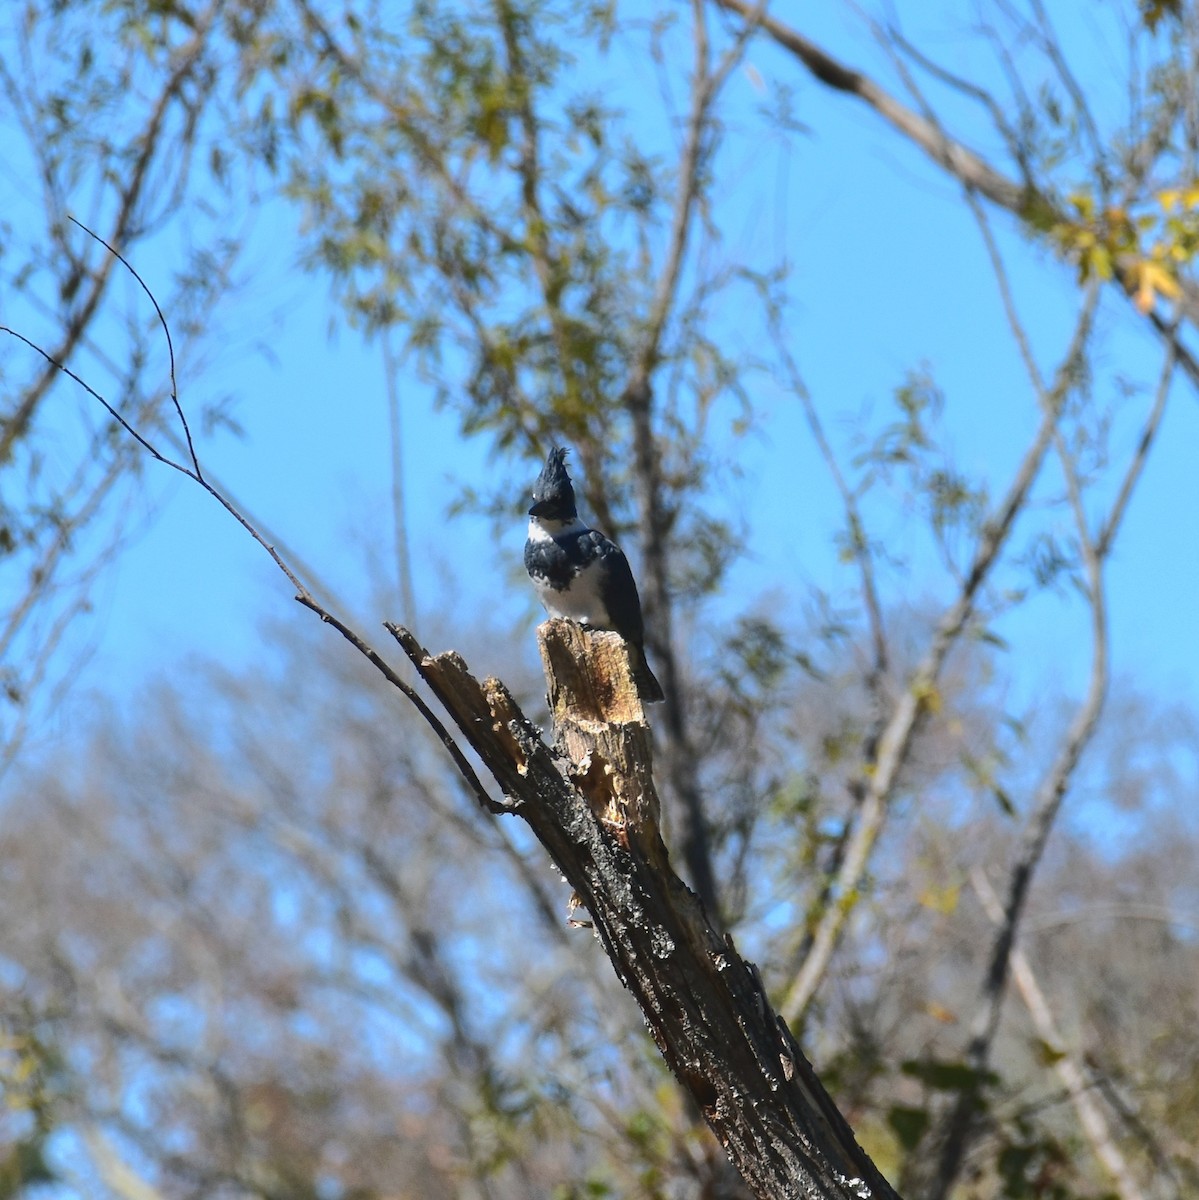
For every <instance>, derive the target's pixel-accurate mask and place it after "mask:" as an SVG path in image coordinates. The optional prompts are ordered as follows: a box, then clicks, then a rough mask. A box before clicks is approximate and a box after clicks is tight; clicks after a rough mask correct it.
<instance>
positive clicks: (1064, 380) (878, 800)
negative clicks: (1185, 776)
mask: <svg viewBox="0 0 1199 1200" xmlns="http://www.w3.org/2000/svg"><path fill="white" fill-rule="evenodd" d="M1097 298H1098V293H1097V292H1096V291H1094V290H1092V291H1091V293H1090V294H1089V295H1088V297H1087V298H1086V300H1085V302H1084V304H1083V307H1082V311H1081V312H1080V314H1079V318H1078V322H1077V324H1076V326H1075V329H1074V336H1073V338H1072V339H1071V342H1070V346H1069V348H1068V349H1067V351H1066V354H1065V357H1064V358H1063V360H1062V363H1061V365H1060V366H1059V368H1058V371H1057V377H1056V379H1055V382H1054V386H1053V388H1052V390H1051V391H1050V392H1049V393H1047V394H1046V395H1044V396H1043V397H1042V403H1041V423H1040V426H1039V427H1038V429H1037V432H1036V434H1035V435H1034V437H1033V440H1032V443H1031V444H1030V446H1029V448H1028V449H1027V450H1026V451H1025V454H1024V457H1023V459H1022V460H1021V462H1020V466H1019V467H1018V468H1017V470H1016V474H1015V477H1014V478H1013V480H1012V482H1011V484H1010V485H1009V487H1008V491H1007V494H1006V495H1005V497H1004V499H1003V501H1002V503H1001V504H1000V505H999V506H998V508H997V509H996V510H995V512H994V513H993V514H992V515H991V516H990V517H989V518H988V520H987V521H986V522H985V524H984V525H983V528H982V532H981V534H980V536H979V540H978V545H977V547H976V548H975V552H974V558H973V560H972V562H971V564H970V569H969V571H968V572H967V574H966V577H965V579H964V580H963V582H962V587H961V590H960V591H959V593H958V595H957V598H956V599H955V600H954V602H953V603H952V604H951V605H950V606H949V607H948V608H947V609H946V610H945V612H944V614H943V615H942V617H941V619H940V621H938V622H937V626H936V629H935V630H934V631H933V636H932V639H931V640H930V642H929V646H928V649H927V651H926V652H925V655H924V658H923V659H922V660H921V661H920V663H919V664H918V666H917V668H916V670H915V672H914V673H913V675H912V678H911V680H910V682H909V684H908V687H907V689H906V690H905V691H904V693H903V695H902V696H901V697H900V698H899V701H898V703H897V704H896V706H895V708H894V710H893V712H892V715H891V718H890V720H889V721H888V722H887V726H886V728H885V729H884V731H883V735H882V737H881V738H880V739H879V745H878V753H877V756H876V758H875V761H874V762H872V763H866V764H864V774H865V776H866V778H865V799H864V800H863V802H862V804H861V807H860V811H859V814H858V819H857V824H856V826H855V828H854V829H853V832H852V833H851V835H850V837H849V840H848V841H847V843H846V848H845V854H844V857H843V859H842V862H841V865H840V869H839V871H838V873H837V879H836V884H835V887H834V889H833V895H834V902H833V903H831V904H829V905H828V906H827V907H826V908H825V910H824V911H823V913H822V914H821V916H820V919H819V921H818V923H817V926H816V929H815V931H814V933H813V937H812V942H811V949H810V950H809V952H808V955H807V957H806V958H805V960H804V962H803V964H802V965H801V966H800V969H799V971H798V973H797V974H796V977H795V979H794V981H793V982H792V984H791V987H790V988H789V990H788V992H787V995H786V998H785V999H784V1001H783V1004H782V1010H781V1011H782V1014H783V1017H784V1018H785V1019H786V1020H787V1021H789V1022H794V1021H797V1020H802V1018H803V1016H804V1014H805V1013H806V1011H807V1008H808V1005H809V1004H810V1003H811V1001H812V997H813V996H814V995H815V993H816V989H817V987H818V986H819V984H820V981H821V980H822V979H823V978H824V975H825V973H826V972H827V970H828V966H829V963H830V961H831V960H832V956H833V952H834V950H835V949H836V947H837V945H838V943H839V942H840V939H841V933H842V930H843V929H844V926H845V922H846V920H847V918H848V916H849V912H850V909H851V907H852V905H851V903H850V900H851V898H852V897H853V895H854V894H855V893H856V892H857V890H858V888H859V886H860V884H861V881H862V879H863V877H864V876H865V873H866V868H867V864H868V863H869V861H870V856H871V853H872V852H873V849H874V845H875V842H876V841H877V839H878V835H879V833H880V832H881V831H882V827H883V823H884V821H885V819H886V813H887V806H888V802H889V800H890V798H891V795H892V793H893V791H894V788H895V785H896V783H897V781H898V778H899V773H900V771H901V770H902V768H903V766H904V764H905V763H906V762H907V759H908V753H909V751H910V749H911V746H912V741H913V738H914V736H915V733H916V727H917V724H918V722H919V719H920V716H921V714H922V713H923V711H924V706H925V703H926V702H927V700H928V698H929V697H930V696H932V695H933V694H934V693H935V690H936V687H937V683H938V681H939V679H940V676H941V670H942V668H943V667H944V665H945V659H946V658H947V656H948V654H949V651H950V649H951V648H952V647H953V646H954V644H955V643H956V642H957V640H958V638H959V637H960V635H961V633H962V631H963V630H964V629H965V628H966V626H967V624H968V622H969V620H970V618H971V616H972V615H973V613H974V608H975V603H976V601H977V599H978V594H979V591H980V589H981V588H982V586H983V583H984V582H985V581H986V579H987V578H988V576H989V575H990V572H991V569H992V568H993V567H994V566H995V564H996V562H997V561H998V560H999V556H1000V553H1001V551H1002V550H1003V548H1004V546H1005V545H1006V544H1007V540H1008V536H1009V534H1010V533H1011V531H1012V527H1013V525H1014V524H1015V521H1016V517H1017V516H1018V515H1019V513H1020V512H1021V511H1022V509H1023V508H1024V504H1025V501H1026V500H1027V498H1028V494H1029V491H1030V490H1031V488H1032V485H1033V482H1034V481H1035V479H1036V478H1037V475H1038V474H1039V473H1040V469H1041V465H1042V463H1043V461H1044V458H1045V453H1046V451H1047V450H1048V448H1049V446H1050V445H1051V444H1052V441H1053V436H1054V433H1055V431H1056V429H1057V423H1058V420H1059V416H1060V412H1061V407H1062V403H1063V401H1064V399H1065V397H1066V396H1067V395H1068V394H1069V392H1070V390H1071V389H1072V388H1073V386H1074V381H1075V378H1076V367H1077V363H1078V361H1079V359H1080V357H1081V355H1082V353H1083V349H1084V347H1085V345H1086V343H1087V340H1088V338H1089V337H1090V332H1091V327H1092V324H1093V320H1094V315H1095V309H1096V305H1097V302H1098V299H1097Z"/></svg>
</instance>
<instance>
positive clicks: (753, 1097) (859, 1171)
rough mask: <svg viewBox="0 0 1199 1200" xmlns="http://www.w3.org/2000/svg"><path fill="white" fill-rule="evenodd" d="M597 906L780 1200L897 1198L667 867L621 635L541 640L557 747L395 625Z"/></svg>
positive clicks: (608, 947) (703, 1100) (647, 746)
mask: <svg viewBox="0 0 1199 1200" xmlns="http://www.w3.org/2000/svg"><path fill="white" fill-rule="evenodd" d="M388 628H389V630H390V631H391V633H392V634H393V635H394V636H395V637H396V639H397V640H398V641H399V643H400V645H401V646H402V647H403V649H404V651H405V653H406V654H407V655H408V657H409V658H410V659H411V660H412V662H413V663H414V664H415V666H416V668H417V670H418V671H419V672H420V674H421V676H422V677H423V678H424V680H425V681H426V682H427V683H428V685H429V686H430V688H431V689H432V690H433V692H434V693H435V694H436V695H437V697H438V699H439V700H440V701H441V703H442V704H443V705H444V706H445V708H446V710H447V711H448V712H449V714H450V715H451V716H452V717H453V719H454V721H455V723H456V724H457V726H458V728H459V730H460V731H461V732H462V735H463V738H464V739H465V740H466V741H467V742H468V743H469V744H470V745H471V747H472V748H473V749H474V750H475V752H476V753H477V754H478V755H479V757H480V758H481V759H482V760H483V762H484V763H485V764H486V766H487V768H488V769H489V770H490V772H491V774H492V776H493V777H494V778H495V780H496V782H497V783H498V784H499V786H500V788H501V789H502V790H503V793H504V796H505V799H506V807H507V811H509V812H511V813H513V814H514V815H516V816H519V817H521V818H523V819H524V820H525V821H526V822H527V823H528V824H529V827H530V828H531V829H532V830H533V832H534V834H535V835H536V836H537V838H538V840H539V841H540V842H541V844H542V845H543V846H544V847H545V849H546V850H547V851H548V853H549V855H550V857H551V858H552V859H553V861H554V863H555V864H556V865H557V866H558V868H559V869H560V870H561V871H562V874H563V875H564V876H565V877H566V879H567V880H568V881H569V883H570V884H571V886H572V887H573V888H574V889H575V896H576V897H577V900H578V902H579V903H580V904H581V905H582V906H583V907H585V908H586V909H587V911H588V913H589V914H590V916H591V919H592V921H593V922H594V925H595V929H596V932H597V933H598V935H599V938H600V941H601V943H602V945H603V947H604V949H605V951H606V952H607V954H608V957H609V958H610V959H611V960H612V965H613V966H614V967H615V969H616V973H617V975H618V976H619V977H620V980H621V982H622V983H623V984H624V985H625V987H626V988H628V989H629V991H630V992H631V993H632V994H633V996H634V998H635V999H636V1001H637V1003H638V1005H639V1006H640V1007H641V1011H642V1013H643V1014H644V1016H645V1021H646V1024H647V1025H648V1026H649V1030H650V1032H651V1033H652V1034H653V1037H654V1040H655V1041H656V1042H657V1044H658V1047H659V1049H660V1050H661V1052H662V1055H663V1057H664V1058H665V1059H666V1062H667V1063H668V1064H669V1066H670V1069H671V1070H672V1071H673V1072H674V1074H675V1076H676V1078H677V1079H678V1080H679V1082H680V1083H681V1084H682V1085H683V1087H685V1088H686V1089H687V1091H688V1092H689V1093H690V1094H691V1095H692V1097H694V1099H695V1102H696V1104H697V1105H698V1106H699V1108H700V1110H701V1111H702V1112H703V1115H704V1118H705V1119H706V1120H707V1122H708V1124H709V1125H710V1126H711V1128H712V1130H713V1131H714V1133H715V1134H716V1136H717V1137H718V1138H719V1139H720V1142H721V1144H722V1145H723V1146H724V1148H725V1150H726V1152H727V1153H728V1155H729V1158H730V1159H731V1161H732V1162H733V1164H734V1166H735V1167H736V1168H737V1169H738V1170H739V1171H740V1172H741V1175H742V1176H743V1177H744V1179H745V1180H746V1182H747V1183H748V1184H749V1186H750V1187H751V1188H752V1189H753V1191H754V1193H755V1194H756V1195H757V1196H760V1197H764V1198H765V1197H769V1198H770V1200H782V1198H784V1197H788V1198H789V1197H796V1198H797V1200H798V1198H800V1197H802V1198H803V1200H816V1198H820V1200H898V1197H897V1195H896V1193H895V1191H894V1190H893V1189H892V1188H891V1187H890V1185H889V1184H888V1183H887V1182H886V1180H885V1179H883V1177H882V1176H881V1175H880V1174H879V1172H878V1170H877V1169H876V1168H875V1166H874V1164H873V1163H872V1162H871V1161H870V1159H869V1158H868V1157H867V1156H866V1154H865V1152H864V1151H863V1150H862V1149H861V1148H860V1147H859V1146H858V1144H857V1142H856V1141H855V1139H854V1136H853V1133H852V1131H851V1130H850V1128H849V1126H848V1124H847V1123H846V1122H845V1119H844V1118H843V1117H842V1116H841V1114H840V1112H838V1110H837V1108H836V1106H835V1105H834V1104H833V1102H832V1100H830V1099H829V1096H828V1094H827V1093H826V1092H825V1090H824V1088H823V1087H822V1086H821V1084H820V1081H819V1079H817V1078H816V1075H815V1072H814V1071H813V1070H812V1067H811V1066H810V1064H809V1063H808V1061H807V1059H806V1058H804V1056H803V1053H802V1052H801V1051H800V1048H799V1046H798V1045H797V1044H796V1042H795V1040H794V1039H793V1038H792V1036H791V1033H790V1031H789V1030H788V1029H787V1026H786V1024H785V1023H784V1022H783V1021H782V1020H781V1019H780V1018H779V1017H778V1016H776V1015H775V1013H774V1011H773V1010H772V1009H771V1007H770V1004H769V1002H768V1000H767V998H766V994H765V991H764V989H763V987H762V981H761V978H760V977H759V975H758V971H757V969H756V968H755V967H754V966H753V964H752V963H748V962H746V961H745V960H744V959H742V958H741V956H740V955H739V954H738V953H737V951H736V949H735V947H734V946H733V941H732V938H731V937H728V936H724V937H721V936H720V935H719V934H718V933H716V931H715V930H714V929H713V927H712V925H711V923H710V922H709V921H708V919H707V916H706V914H705V913H704V911H703V908H702V906H701V905H700V903H699V901H698V899H697V898H696V897H695V895H694V894H693V893H692V892H691V891H690V890H689V889H688V888H687V886H686V885H685V884H684V883H683V882H682V880H681V879H679V877H678V876H677V875H675V873H674V871H673V870H671V867H670V861H669V857H668V854H667V851H666V846H665V844H664V843H663V841H662V836H661V833H660V830H659V826H658V813H659V805H658V796H657V792H656V791H655V789H654V780H653V765H652V740H651V736H650V729H649V726H648V725H647V724H646V722H645V715H644V713H643V711H642V708H641V702H640V700H639V699H638V696H637V691H636V688H635V686H634V684H633V675H632V669H631V665H630V662H629V656H628V652H627V650H626V648H625V645H624V643H623V642H622V641H621V639H620V637H619V636H618V635H616V634H613V633H591V632H588V631H586V630H584V629H582V628H580V627H579V626H578V625H575V624H574V623H572V622H569V621H562V620H552V621H547V622H546V623H545V624H544V625H542V626H541V627H540V629H539V630H538V631H537V632H538V644H539V646H540V648H541V657H542V661H543V663H544V665H545V670H546V678H547V681H548V684H549V700H550V708H551V710H552V712H553V717H554V728H555V743H554V745H553V746H550V745H547V744H546V742H545V741H544V740H543V738H542V736H541V733H540V731H539V730H538V729H537V728H536V727H535V726H534V725H533V724H532V723H531V722H530V721H529V720H528V719H527V718H526V717H525V716H524V714H523V713H522V712H521V711H520V709H519V708H518V707H517V705H516V703H515V701H514V700H513V699H512V696H511V695H510V693H509V692H508V690H507V688H505V687H504V685H503V684H502V683H501V682H500V681H499V680H498V679H494V678H489V679H486V680H484V681H483V682H482V683H481V684H480V683H479V682H478V681H477V680H475V679H474V677H473V676H472V675H471V674H470V672H469V671H468V669H467V666H466V663H465V662H463V660H462V659H461V657H460V656H459V655H457V654H455V653H453V652H452V651H451V652H448V653H445V654H439V655H437V656H436V657H435V658H434V657H430V656H429V655H428V654H427V653H426V651H425V650H424V649H423V648H422V647H421V646H420V645H419V643H418V642H417V641H416V639H415V638H414V637H413V636H412V635H411V634H410V633H409V632H408V631H407V630H405V629H402V628H400V627H399V626H389V627H388Z"/></svg>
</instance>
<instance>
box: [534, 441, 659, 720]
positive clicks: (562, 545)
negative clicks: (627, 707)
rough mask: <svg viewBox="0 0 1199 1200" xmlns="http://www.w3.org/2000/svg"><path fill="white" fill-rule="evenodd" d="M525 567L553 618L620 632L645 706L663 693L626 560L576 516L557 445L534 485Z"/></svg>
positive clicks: (562, 452) (562, 449) (562, 451)
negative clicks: (647, 655) (648, 653)
mask: <svg viewBox="0 0 1199 1200" xmlns="http://www.w3.org/2000/svg"><path fill="white" fill-rule="evenodd" d="M525 570H526V571H528V573H529V578H530V579H531V580H532V581H533V587H534V588H535V589H536V592H537V598H538V599H539V600H540V601H541V603H542V606H543V607H544V608H545V611H546V612H547V613H549V615H550V616H551V617H566V618H568V619H569V620H571V621H577V622H578V623H579V624H580V625H582V626H584V628H588V629H611V630H614V631H615V632H616V633H619V634H620V636H621V637H622V638H624V640H625V641H626V642H627V643H628V644H629V646H630V647H631V648H632V650H633V651H634V654H633V681H634V683H636V685H637V693H638V695H639V696H640V697H641V699H642V700H643V701H644V702H645V703H647V704H654V703H657V702H658V701H660V700H663V699H664V696H663V693H662V685H661V684H660V683H659V682H658V681H657V679H656V678H655V677H654V673H653V671H651V670H650V667H649V663H648V662H647V661H646V658H645V628H644V625H643V622H642V619H641V597H640V596H638V594H637V582H636V580H635V579H634V578H633V572H632V569H631V568H630V567H629V560H628V559H627V558H625V556H624V551H622V550H621V549H620V547H619V546H617V545H616V543H615V542H613V541H611V540H610V539H609V538H606V537H605V536H604V535H603V534H602V533H600V532H599V530H597V529H591V528H590V527H589V526H587V525H586V524H585V523H584V522H583V521H582V520H580V519H579V511H578V508H577V507H576V505H575V490H574V486H573V485H572V484H571V482H570V475H569V474H568V473H567V471H566V449H565V447H562V446H554V447H553V448H552V449H551V450H550V452H549V456H548V457H547V458H546V460H545V466H544V467H542V469H541V474H540V475H538V476H537V482H536V483H534V484H533V506H532V508H530V509H529V533H528V540H527V541H526V542H525Z"/></svg>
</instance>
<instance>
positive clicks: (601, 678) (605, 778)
mask: <svg viewBox="0 0 1199 1200" xmlns="http://www.w3.org/2000/svg"><path fill="white" fill-rule="evenodd" d="M537 645H538V648H539V649H540V650H541V662H542V665H543V666H544V667H545V678H546V683H547V685H548V687H549V703H550V713H551V715H552V716H553V721H554V733H555V738H556V742H557V747H558V749H559V750H560V751H561V752H562V754H564V755H565V756H566V758H567V760H568V761H569V762H570V764H571V780H572V782H573V783H574V784H575V786H576V787H577V788H578V789H579V791H580V792H581V793H582V794H583V795H584V797H586V799H587V803H588V805H589V806H590V808H591V811H592V812H593V813H594V814H595V815H596V816H597V817H599V819H600V820H601V821H603V822H604V823H605V824H606V825H608V826H609V827H610V828H612V829H614V830H619V831H621V835H622V837H623V838H624V839H626V844H630V843H632V844H635V845H638V846H639V847H640V848H641V850H642V852H643V853H644V854H646V855H647V856H648V857H650V858H651V860H652V861H655V862H665V855H666V850H665V847H664V846H663V844H662V840H661V837H660V835H659V831H658V822H659V819H660V816H661V806H660V804H659V802H658V793H657V791H656V790H655V788H654V778H653V740H652V737H651V734H650V728H649V725H648V724H647V723H646V720H645V710H644V709H643V708H642V705H641V697H640V696H639V695H638V693H637V685H636V682H635V680H634V677H633V663H632V659H631V658H630V655H629V648H628V646H627V645H626V644H625V641H624V639H623V638H622V637H621V636H620V634H618V633H609V632H606V631H600V630H589V629H584V628H583V627H582V626H581V625H577V624H575V622H574V621H566V620H562V619H561V618H555V619H553V620H550V621H546V622H545V623H544V624H543V625H541V626H540V627H539V628H538V630H537Z"/></svg>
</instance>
